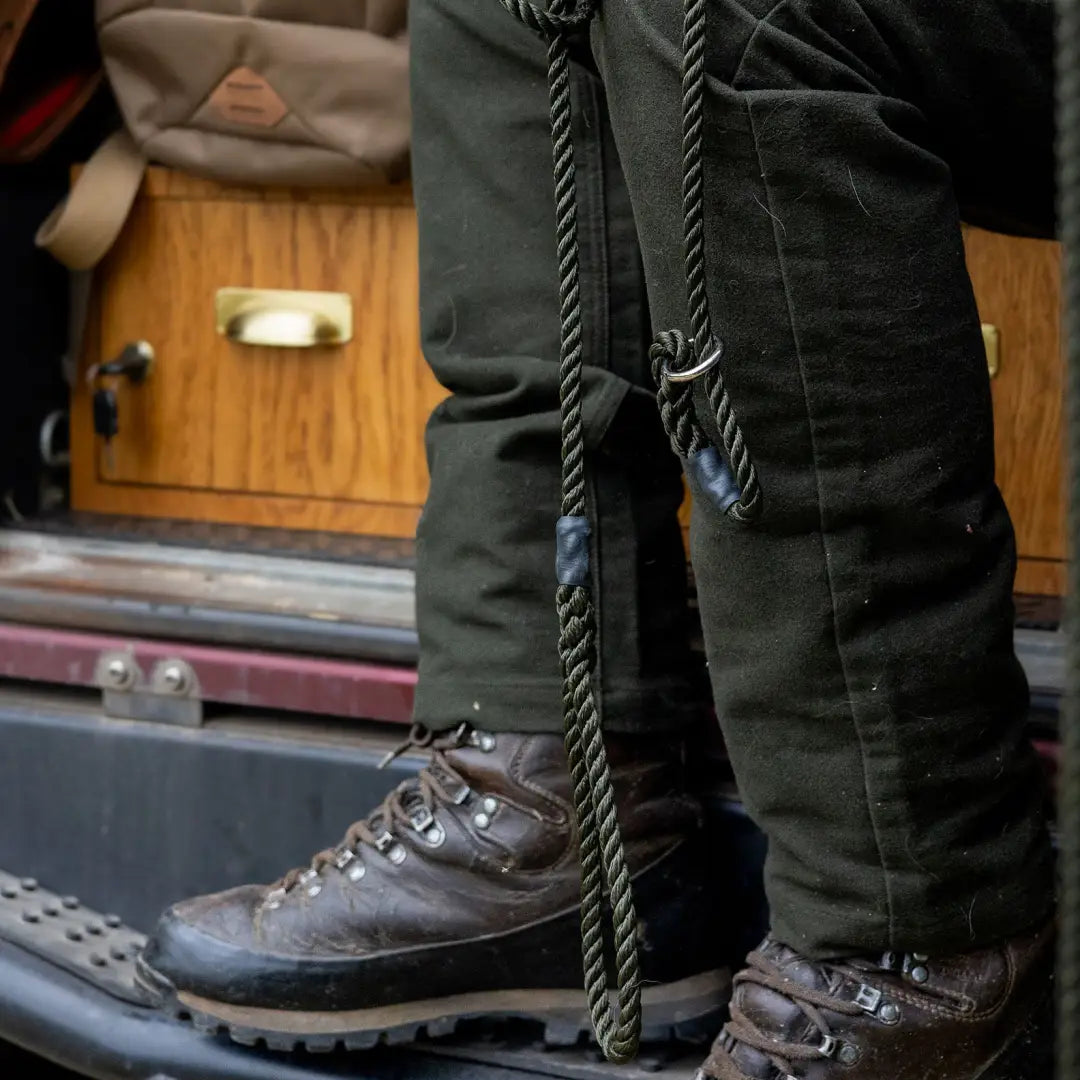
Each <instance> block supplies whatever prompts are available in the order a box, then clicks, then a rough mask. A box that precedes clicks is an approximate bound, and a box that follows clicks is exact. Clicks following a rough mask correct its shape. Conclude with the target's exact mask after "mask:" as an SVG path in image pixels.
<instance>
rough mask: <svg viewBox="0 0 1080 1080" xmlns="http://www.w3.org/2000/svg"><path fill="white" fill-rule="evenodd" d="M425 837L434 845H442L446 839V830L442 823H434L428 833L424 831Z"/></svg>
mask: <svg viewBox="0 0 1080 1080" xmlns="http://www.w3.org/2000/svg"><path fill="white" fill-rule="evenodd" d="M424 839H425V840H426V841H427V842H428V843H429V844H430V845H431V846H432V847H441V846H442V845H443V843H444V841H445V840H446V830H445V829H444V828H443V827H442V826H441V825H432V826H431V828H430V829H428V831H427V832H426V833H424Z"/></svg>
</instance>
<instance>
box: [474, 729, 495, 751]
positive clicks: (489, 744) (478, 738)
mask: <svg viewBox="0 0 1080 1080" xmlns="http://www.w3.org/2000/svg"><path fill="white" fill-rule="evenodd" d="M469 745H470V746H473V747H476V748H477V749H478V750H482V751H483V752H484V753H485V754H490V753H491V751H492V750H494V749H495V736H494V735H492V734H491V732H489V731H476V730H475V729H474V730H473V731H470V732H469Z"/></svg>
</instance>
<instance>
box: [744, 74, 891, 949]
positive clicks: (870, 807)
mask: <svg viewBox="0 0 1080 1080" xmlns="http://www.w3.org/2000/svg"><path fill="white" fill-rule="evenodd" d="M743 100H744V102H745V104H746V116H747V121H748V123H749V125H750V135H751V138H752V140H753V144H754V155H755V158H756V159H757V165H758V172H759V173H760V175H761V184H762V189H763V191H764V195H765V201H766V204H767V207H768V214H769V217H770V218H771V222H772V232H773V241H774V245H775V250H776V259H777V265H778V266H779V268H780V278H781V281H782V282H783V287H784V302H785V304H786V305H787V314H788V325H789V326H790V328H791V340H792V345H793V346H794V350H795V358H796V361H797V363H798V368H799V381H800V384H801V387H802V394H803V402H804V403H805V405H806V421H807V430H808V432H809V436H810V457H811V463H812V465H813V468H814V490H815V494H816V498H817V511H818V528H819V535H820V538H821V559H822V564H823V567H824V572H825V581H826V584H827V586H828V589H829V613H830V617H831V619H832V626H833V641H834V642H835V645H836V656H837V659H838V660H839V662H840V671H841V674H842V676H843V679H844V690H845V694H846V705H847V711H848V715H849V716H850V717H851V726H852V730H853V731H854V732H855V737H856V739H857V741H858V745H859V761H860V764H861V766H862V784H863V795H864V798H865V800H866V809H867V814H868V817H869V819H870V825H871V829H872V831H873V834H874V845H875V847H876V848H877V854H878V865H879V866H880V867H881V876H882V883H883V888H884V893H885V904H886V914H887V918H888V940H889V945H890V947H891V946H892V944H893V940H894V926H895V912H894V903H893V895H892V882H891V879H890V876H889V872H888V868H887V866H886V861H885V850H884V846H883V844H882V842H881V832H880V828H879V825H878V821H877V818H876V816H875V813H874V800H873V799H872V798H871V795H870V771H869V768H868V766H867V754H866V744H865V741H864V739H863V733H862V730H861V728H860V725H859V719H858V715H857V713H856V710H855V708H854V706H853V704H852V701H853V691H852V686H851V677H850V673H849V671H848V666H847V663H846V660H845V657H844V650H843V647H842V645H841V643H840V627H839V622H838V619H837V601H836V587H835V582H834V581H833V574H832V566H831V564H830V561H829V548H828V541H827V535H828V534H827V532H826V527H825V503H824V499H823V496H822V490H821V473H820V471H819V469H818V460H819V452H818V443H817V437H816V433H815V428H814V417H813V413H812V410H811V407H810V392H809V387H808V382H807V377H806V365H805V362H804V358H803V351H802V345H801V343H800V340H799V331H798V326H797V323H796V320H795V305H794V301H793V298H792V293H791V284H790V281H789V279H788V268H787V262H786V260H785V258H784V248H783V243H782V238H781V235H780V230H781V228H782V226H781V224H780V220H781V219H780V217H779V215H778V213H777V209H776V206H775V205H774V202H773V197H772V190H771V188H770V186H769V179H768V175H767V171H766V168H765V162H764V160H763V158H762V155H761V145H760V142H759V141H758V131H757V124H756V123H755V120H754V110H753V107H752V104H751V100H750V97H749V95H748V94H744V95H743Z"/></svg>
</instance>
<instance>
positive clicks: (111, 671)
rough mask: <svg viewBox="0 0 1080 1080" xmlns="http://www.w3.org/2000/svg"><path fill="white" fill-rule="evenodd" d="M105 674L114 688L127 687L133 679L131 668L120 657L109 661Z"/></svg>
mask: <svg viewBox="0 0 1080 1080" xmlns="http://www.w3.org/2000/svg"><path fill="white" fill-rule="evenodd" d="M105 673H106V675H108V677H109V682H111V683H112V684H113V686H125V685H126V684H127V682H128V680H129V679H130V678H131V668H130V667H129V666H128V663H127V661H126V660H122V659H120V657H119V656H118V657H116V658H115V659H113V660H110V661H109V666H108V667H107V668H106V669H105Z"/></svg>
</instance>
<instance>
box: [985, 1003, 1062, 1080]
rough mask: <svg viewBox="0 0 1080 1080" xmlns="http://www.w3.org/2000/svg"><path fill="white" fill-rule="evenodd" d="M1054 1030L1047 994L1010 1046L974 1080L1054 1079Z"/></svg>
mask: <svg viewBox="0 0 1080 1080" xmlns="http://www.w3.org/2000/svg"><path fill="white" fill-rule="evenodd" d="M1054 1028H1055V1024H1054V998H1053V995H1050V996H1049V997H1047V998H1046V1000H1045V1001H1044V1002H1043V1003H1042V1004H1040V1005H1039V1007H1038V1008H1037V1009H1036V1010H1035V1012H1034V1013H1032V1016H1031V1019H1030V1020H1029V1021H1028V1023H1027V1026H1026V1027H1025V1028H1024V1030H1023V1031H1022V1032H1021V1033H1020V1035H1019V1036H1018V1037H1017V1038H1016V1040H1015V1041H1014V1042H1013V1043H1012V1045H1010V1046H1009V1047H1008V1049H1006V1051H1005V1052H1004V1053H1003V1054H1002V1056H1001V1057H1000V1058H998V1060H997V1061H996V1062H994V1064H993V1065H991V1066H990V1068H989V1069H987V1070H986V1071H985V1072H983V1073H980V1074H979V1076H978V1077H977V1080H1054Z"/></svg>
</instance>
